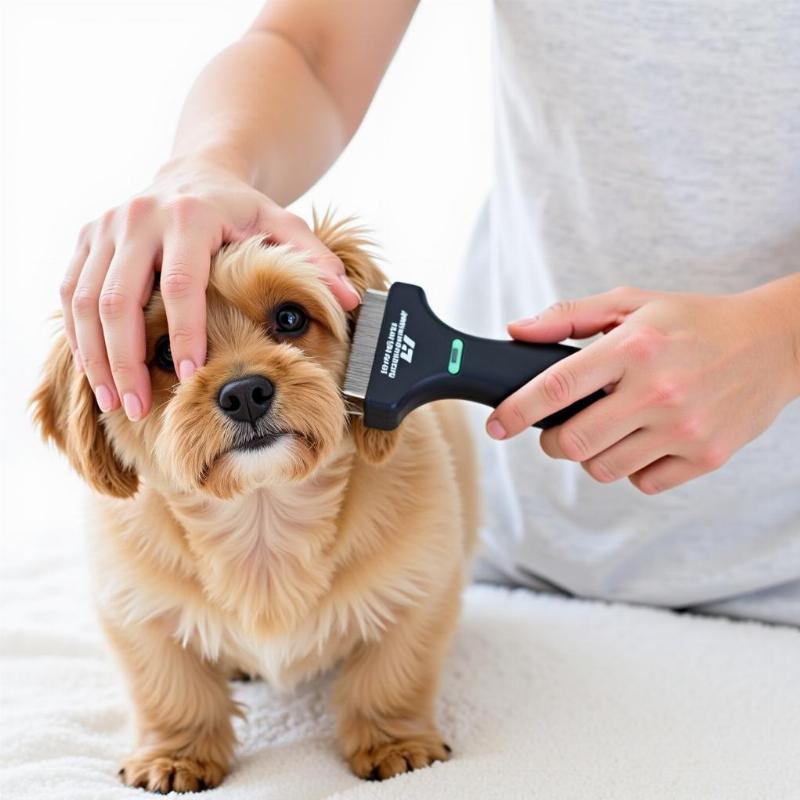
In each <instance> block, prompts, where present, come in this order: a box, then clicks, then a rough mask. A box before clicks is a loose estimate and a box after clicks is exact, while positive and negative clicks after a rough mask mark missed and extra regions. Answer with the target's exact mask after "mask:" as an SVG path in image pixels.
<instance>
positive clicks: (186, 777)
mask: <svg viewBox="0 0 800 800" xmlns="http://www.w3.org/2000/svg"><path fill="white" fill-rule="evenodd" d="M226 773H227V769H226V767H225V766H223V765H222V764H218V763H217V762H215V761H200V760H199V759H195V758H191V757H187V756H177V755H169V754H168V753H164V752H149V753H143V754H134V755H133V756H131V757H130V758H129V759H128V760H127V761H125V763H124V764H123V766H122V769H121V770H120V771H119V776H120V778H122V782H123V783H124V784H126V785H127V786H135V787H137V788H140V789H147V790H148V791H151V792H159V793H160V794H168V793H169V792H202V791H203V790H204V789H213V788H214V787H215V786H219V784H220V783H222V779H223V778H224V777H225V775H226Z"/></svg>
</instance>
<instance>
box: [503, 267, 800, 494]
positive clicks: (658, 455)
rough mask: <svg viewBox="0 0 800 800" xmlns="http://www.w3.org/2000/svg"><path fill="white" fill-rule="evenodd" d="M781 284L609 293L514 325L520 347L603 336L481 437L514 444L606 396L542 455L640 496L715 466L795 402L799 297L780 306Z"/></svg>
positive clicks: (524, 391)
mask: <svg viewBox="0 0 800 800" xmlns="http://www.w3.org/2000/svg"><path fill="white" fill-rule="evenodd" d="M787 280H788V279H787ZM795 282H797V279H795ZM778 283H780V282H776V284H768V285H766V286H764V287H759V288H758V289H755V290H752V291H750V292H744V293H742V294H735V295H720V296H709V295H700V294H673V293H667V292H650V291H643V290H639V289H632V288H622V289H615V290H614V291H611V292H607V293H605V294H601V295H595V296H593V297H587V298H585V299H582V300H576V301H571V302H566V303H558V304H556V305H554V306H552V307H551V308H549V309H547V310H546V311H544V312H543V313H542V314H541V315H540V316H539V317H538V318H535V319H534V320H533V321H531V320H521V321H519V322H514V323H511V325H509V333H510V334H511V336H513V337H514V338H515V339H519V340H523V341H527V342H557V341H561V340H562V339H565V338H577V339H581V338H586V337H589V336H593V335H595V334H597V333H600V332H603V333H605V335H604V336H603V338H602V339H598V340H597V341H595V342H592V343H591V344H589V345H587V346H586V347H585V348H583V349H582V350H581V351H580V352H578V353H576V354H574V355H572V356H569V357H568V358H566V359H563V360H562V361H560V362H558V363H557V364H554V365H553V366H552V367H550V368H549V369H548V370H546V371H545V372H543V373H541V374H540V375H538V376H537V377H536V378H534V379H533V380H531V381H530V382H529V383H527V384H526V385H525V386H523V387H522V388H521V389H519V390H518V391H517V392H515V393H514V394H513V395H511V396H510V397H508V398H507V399H506V400H504V401H503V403H501V404H500V405H499V406H498V407H497V409H496V410H495V411H494V413H493V414H492V415H491V416H490V417H489V420H488V421H487V431H488V432H489V434H490V435H491V436H493V438H497V439H504V438H509V437H511V436H515V435H516V434H518V433H520V432H521V431H523V430H525V429H527V428H528V427H529V426H530V425H532V424H533V423H534V422H537V421H538V420H540V419H542V418H544V417H546V416H548V415H549V414H552V413H554V412H556V411H558V410H560V409H562V408H565V407H566V406H568V405H570V404H571V403H573V402H574V401H576V400H578V399H580V398H582V397H585V396H587V395H589V394H591V393H592V392H594V391H595V390H597V389H601V388H604V389H605V390H606V391H607V393H608V396H607V397H605V398H603V399H601V400H598V401H597V402H596V403H594V404H593V405H591V406H590V407H589V408H587V409H585V410H583V411H581V412H580V413H578V414H576V415H575V416H574V417H572V418H571V419H569V420H568V421H567V422H565V423H563V424H561V425H559V426H556V427H554V428H551V429H549V430H546V431H544V432H542V434H541V438H540V442H541V446H542V449H543V450H544V452H545V453H546V454H547V455H549V456H551V457H553V458H566V459H569V460H571V461H578V462H580V463H581V464H582V466H583V467H584V469H585V470H586V471H587V472H588V473H589V474H590V475H591V476H592V477H593V478H595V479H596V480H598V481H600V482H602V483H610V482H612V481H616V480H619V479H620V478H625V477H629V478H630V481H631V483H633V485H634V486H636V487H637V488H638V489H639V490H641V491H642V492H644V493H645V494H656V493H658V492H662V491H664V490H666V489H670V488H672V487H674V486H677V485H679V484H681V483H684V482H685V481H688V480H691V479H693V478H696V477H698V476H700V475H702V474H704V473H706V472H710V471H712V470H715V469H717V468H719V467H720V466H721V465H722V464H724V463H725V462H726V461H727V460H728V458H730V456H731V455H732V454H733V453H735V452H736V451H737V450H738V449H739V448H741V447H742V446H743V445H745V444H746V443H747V442H749V441H750V440H752V439H754V438H755V437H756V436H758V435H759V434H760V433H762V432H763V431H764V430H765V429H766V428H767V427H768V426H769V425H770V424H771V422H772V421H773V420H774V418H775V417H776V416H777V414H778V413H779V412H780V410H781V409H782V408H783V407H784V406H785V405H787V404H788V403H789V402H790V401H791V400H793V399H794V398H796V397H798V396H800V363H798V361H799V360H800V346H799V345H798V342H800V334H798V322H797V317H796V312H794V313H792V311H791V309H792V308H796V307H797V306H796V302H797V296H796V295H795V297H794V301H793V303H788V304H787V303H786V299H785V287H784V294H783V297H784V299H783V300H781V299H780V298H781V293H780V292H781V290H780V288H777V289H776V286H777V284H778ZM794 291H795V293H796V292H797V289H796V288H795V289H794Z"/></svg>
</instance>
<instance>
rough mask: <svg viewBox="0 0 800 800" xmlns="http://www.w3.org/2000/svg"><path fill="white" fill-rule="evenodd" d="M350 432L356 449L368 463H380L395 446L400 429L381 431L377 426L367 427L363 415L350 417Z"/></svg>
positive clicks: (389, 454) (390, 453)
mask: <svg viewBox="0 0 800 800" xmlns="http://www.w3.org/2000/svg"><path fill="white" fill-rule="evenodd" d="M350 420H351V421H350V432H351V433H352V434H353V441H354V442H355V445H356V451H357V452H358V454H359V455H360V456H361V458H363V459H364V461H366V462H367V463H369V464H381V463H383V462H384V461H386V460H387V459H388V458H389V456H391V455H392V453H393V452H394V449H395V447H397V442H398V441H399V437H400V429H399V428H398V429H397V430H393V431H382V430H378V429H377V428H368V427H366V425H364V418H363V417H356V416H353V417H351V418H350Z"/></svg>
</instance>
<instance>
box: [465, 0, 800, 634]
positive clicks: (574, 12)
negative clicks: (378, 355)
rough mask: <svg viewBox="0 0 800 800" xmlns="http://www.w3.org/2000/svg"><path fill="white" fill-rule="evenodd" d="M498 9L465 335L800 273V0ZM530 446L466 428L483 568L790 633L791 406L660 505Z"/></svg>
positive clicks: (797, 588)
mask: <svg viewBox="0 0 800 800" xmlns="http://www.w3.org/2000/svg"><path fill="white" fill-rule="evenodd" d="M495 12H496V13H495V32H494V35H495V69H496V76H495V114H496V119H495V138H496V141H495V147H496V155H495V176H494V184H493V188H492V191H491V194H490V197H489V199H488V201H487V204H486V206H485V208H484V211H483V214H482V217H481V219H480V221H479V224H478V226H477V229H476V232H475V235H474V237H473V241H472V245H471V247H470V252H469V256H468V259H467V265H466V269H465V274H464V276H463V281H462V291H461V293H460V294H461V298H460V312H461V313H460V319H459V320H458V322H459V324H460V325H461V326H463V328H464V329H465V330H468V331H470V332H475V333H479V334H483V335H486V336H493V337H498V336H502V335H503V332H504V329H505V324H506V322H507V321H509V320H512V319H516V318H519V317H527V316H531V315H532V314H534V313H536V312H537V311H539V310H540V309H542V308H544V307H545V306H547V305H549V304H550V303H553V302H554V301H556V300H559V299H568V298H574V297H580V296H585V295H591V294H596V293H599V292H604V291H606V290H608V289H611V288H614V287H615V286H619V285H623V284H629V285H635V286H639V287H642V288H647V289H660V290H670V291H697V292H707V293H711V294H721V293H726V292H736V291H741V290H745V289H748V288H751V287H754V286H756V285H759V284H763V283H766V282H768V281H771V280H774V279H776V278H778V277H780V276H783V275H788V274H791V273H796V272H800V6H798V3H797V2H796V0H770V2H769V3H756V2H740V1H739V0H664V2H657V3H656V2H628V3H626V2H614V0H584V1H580V0H570V2H561V0H498V1H497V2H496V3H495ZM798 317H799V318H800V309H798ZM486 415H487V413H486V410H485V409H484V410H483V411H482V412H480V413H478V414H477V415H476V416H477V418H478V419H480V422H481V423H482V422H483V420H485V417H486ZM481 428H482V424H481ZM537 435H538V433H535V432H528V433H525V434H523V435H522V436H520V437H517V438H516V439H514V440H511V441H509V442H498V443H495V442H492V441H490V440H489V439H488V437H487V436H486V435H485V434H483V432H482V431H481V433H480V434H479V435H478V441H479V442H480V443H481V445H480V446H481V449H482V457H483V470H482V472H483V475H484V480H485V497H486V525H485V531H484V542H485V545H486V549H485V556H484V562H483V564H482V566H481V567H480V569H479V574H483V575H487V574H489V575H492V576H494V577H496V578H499V579H503V578H506V579H508V580H511V581H514V582H521V583H525V584H528V585H532V586H536V587H540V588H548V587H549V588H551V589H554V590H559V589H560V590H564V591H567V592H570V593H573V594H576V595H579V596H583V597H595V598H607V599H619V600H626V601H631V602H642V603H652V604H657V605H664V606H670V607H692V608H698V609H699V610H704V611H709V612H712V613H729V614H732V615H738V616H752V617H756V618H762V619H769V620H775V621H784V622H789V623H794V624H800V402H794V403H792V404H790V405H789V406H788V407H787V408H786V409H785V410H784V411H783V412H782V413H781V415H780V416H779V417H778V419H777V420H776V422H775V423H774V424H773V425H772V426H771V428H770V429H769V430H768V431H767V432H765V433H764V434H763V435H762V436H760V437H759V438H758V439H756V440H755V441H753V442H751V443H750V444H749V445H747V446H746V447H745V448H744V449H742V450H741V451H739V453H737V454H736V455H735V456H734V457H733V459H732V460H731V461H729V462H728V464H726V465H725V466H724V467H723V468H722V469H720V470H718V471H717V472H714V473H711V474H709V475H706V476H704V477H702V478H700V479H697V480H694V481H692V482H690V483H688V484H686V485H684V486H682V487H679V488H677V489H674V490H671V491H669V492H666V493H664V494H662V495H657V496H653V497H649V496H645V495H643V494H641V493H639V492H638V491H637V490H636V489H635V488H633V486H631V485H630V483H629V482H628V481H624V480H623V481H619V482H617V483H615V484H611V485H601V484H598V483H596V482H594V481H593V480H592V479H591V478H590V477H589V476H588V475H587V474H586V473H585V472H584V470H583V469H582V468H581V466H580V465H579V464H574V463H572V462H567V461H556V460H552V459H549V458H548V457H546V456H545V455H544V454H542V452H541V451H540V450H539V447H538V444H537V440H536V437H537Z"/></svg>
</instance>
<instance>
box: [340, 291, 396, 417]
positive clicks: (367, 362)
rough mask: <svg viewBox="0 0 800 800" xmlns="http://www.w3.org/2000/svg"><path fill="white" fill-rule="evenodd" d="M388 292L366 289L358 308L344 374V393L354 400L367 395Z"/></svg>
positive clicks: (361, 398)
mask: <svg viewBox="0 0 800 800" xmlns="http://www.w3.org/2000/svg"><path fill="white" fill-rule="evenodd" d="M386 297H387V293H386V292H379V291H376V290H375V289H367V291H366V294H365V295H364V299H363V300H362V301H361V306H360V307H359V310H358V319H357V320H356V329H355V332H354V333H353V344H352V346H351V348H350V360H349V361H348V362H347V371H346V373H345V376H344V394H345V396H346V397H348V398H349V399H351V400H362V401H363V400H364V398H365V397H366V395H367V386H368V385H369V376H370V374H371V373H372V362H373V361H374V360H375V351H376V350H377V349H378V337H379V336H380V333H381V325H382V324H383V312H384V309H385V308H386Z"/></svg>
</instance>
